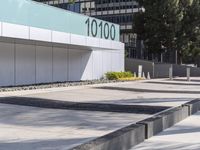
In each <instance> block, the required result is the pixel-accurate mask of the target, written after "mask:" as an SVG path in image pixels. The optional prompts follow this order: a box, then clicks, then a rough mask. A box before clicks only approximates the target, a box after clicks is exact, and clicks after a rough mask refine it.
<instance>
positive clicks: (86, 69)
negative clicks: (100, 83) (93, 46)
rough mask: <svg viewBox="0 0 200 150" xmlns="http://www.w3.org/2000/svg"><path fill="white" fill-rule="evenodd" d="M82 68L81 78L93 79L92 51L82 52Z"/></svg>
mask: <svg viewBox="0 0 200 150" xmlns="http://www.w3.org/2000/svg"><path fill="white" fill-rule="evenodd" d="M81 64H82V69H81V72H83V74H82V77H81V80H91V79H93V55H92V52H91V51H83V52H82V63H81Z"/></svg>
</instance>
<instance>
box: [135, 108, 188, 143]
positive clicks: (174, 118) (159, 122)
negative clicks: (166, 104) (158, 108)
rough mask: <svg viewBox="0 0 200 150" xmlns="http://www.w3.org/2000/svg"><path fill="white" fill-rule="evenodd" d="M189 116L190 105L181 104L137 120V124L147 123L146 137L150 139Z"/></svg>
mask: <svg viewBox="0 0 200 150" xmlns="http://www.w3.org/2000/svg"><path fill="white" fill-rule="evenodd" d="M188 116H189V109H188V107H187V106H180V107H175V108H172V109H168V110H166V111H163V112H161V113H159V114H157V115H155V116H153V117H150V118H148V119H145V120H142V121H140V122H137V124H143V125H145V138H146V139H148V138H150V137H152V136H154V135H156V134H158V133H160V132H162V131H163V130H165V129H167V128H169V127H171V126H173V125H174V124H176V123H178V122H180V121H181V120H183V119H185V118H187V117H188Z"/></svg>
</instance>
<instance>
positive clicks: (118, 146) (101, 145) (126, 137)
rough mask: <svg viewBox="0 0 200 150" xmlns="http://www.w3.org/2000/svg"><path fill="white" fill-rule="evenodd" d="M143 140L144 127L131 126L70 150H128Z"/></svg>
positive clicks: (139, 125) (140, 125) (138, 125)
mask: <svg viewBox="0 0 200 150" xmlns="http://www.w3.org/2000/svg"><path fill="white" fill-rule="evenodd" d="M144 140H145V126H144V125H142V124H133V125H130V126H128V127H125V128H122V129H120V130H117V131H115V132H113V133H110V134H107V135H105V136H102V137H100V138H97V139H95V140H92V141H90V142H88V143H86V144H82V145H80V146H77V147H75V148H72V149H71V150H128V149H130V148H131V147H133V146H135V145H137V144H139V143H141V142H143V141H144Z"/></svg>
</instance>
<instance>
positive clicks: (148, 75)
mask: <svg viewBox="0 0 200 150" xmlns="http://www.w3.org/2000/svg"><path fill="white" fill-rule="evenodd" d="M147 80H151V77H150V73H149V72H148V73H147Z"/></svg>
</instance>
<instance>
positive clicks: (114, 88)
mask: <svg viewBox="0 0 200 150" xmlns="http://www.w3.org/2000/svg"><path fill="white" fill-rule="evenodd" d="M97 88H98V89H107V90H119V91H132V92H143V93H182V94H200V91H186V90H184V91H183V90H182V91H175V90H151V89H139V88H125V87H114V86H102V87H97Z"/></svg>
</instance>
